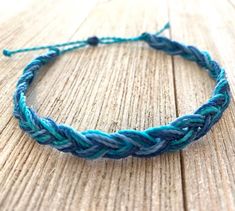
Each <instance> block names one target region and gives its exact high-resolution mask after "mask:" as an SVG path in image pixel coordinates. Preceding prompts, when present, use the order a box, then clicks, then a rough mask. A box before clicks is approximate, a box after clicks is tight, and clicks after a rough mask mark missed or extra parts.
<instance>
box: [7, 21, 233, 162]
mask: <svg viewBox="0 0 235 211" xmlns="http://www.w3.org/2000/svg"><path fill="white" fill-rule="evenodd" d="M169 26H170V25H169V23H167V24H166V25H165V26H164V27H163V28H162V29H161V30H160V31H159V32H157V33H155V34H150V33H142V34H141V35H140V36H137V37H130V38H121V37H102V38H98V37H96V36H94V37H90V38H88V39H87V40H80V41H73V42H67V43H61V44H55V45H47V46H38V47H33V48H23V49H17V50H12V51H11V50H6V49H4V50H3V54H4V55H5V56H12V55H13V54H17V53H22V52H29V51H37V50H43V49H49V52H48V53H46V54H45V55H42V56H38V57H37V58H35V59H34V60H33V61H32V62H31V63H29V64H28V65H27V66H26V67H25V69H24V71H23V75H22V76H21V77H20V79H19V80H18V83H17V87H16V92H15V94H14V116H15V117H16V119H18V121H19V125H20V127H21V128H22V129H23V130H24V131H26V132H27V133H28V134H29V135H31V137H32V138H34V139H35V140H37V141H38V143H40V144H45V145H50V146H52V147H54V148H56V149H58V150H60V151H63V152H70V153H72V154H74V155H76V156H79V157H83V158H88V159H95V158H99V157H108V158H113V159H119V158H124V157H127V156H130V155H132V156H136V157H150V156H156V155H159V154H161V153H164V152H170V151H176V150H180V149H183V148H184V147H185V146H187V145H188V144H190V143H192V142H194V141H196V140H198V139H199V138H200V137H202V136H204V135H205V134H206V133H207V132H208V131H209V130H210V128H211V127H212V126H213V125H214V124H215V123H216V122H217V121H218V120H219V119H220V118H221V116H222V114H223V112H224V110H225V109H226V108H227V107H228V105H229V102H230V90H229V85H228V81H227V79H226V75H225V71H224V69H223V68H221V67H220V66H219V64H218V63H217V62H216V61H214V60H212V58H211V56H210V55H209V54H208V53H207V52H205V51H200V50H198V49H197V48H196V47H193V46H186V45H183V44H181V43H179V42H176V41H172V40H170V39H168V38H166V37H161V36H159V35H160V33H162V32H163V31H164V30H166V29H168V28H169ZM135 41H144V42H146V43H147V44H148V45H149V46H150V47H152V48H154V49H156V50H161V51H164V52H166V53H167V54H170V55H180V56H181V57H183V58H185V59H188V60H190V61H194V62H196V63H197V64H198V65H199V66H201V67H203V68H205V69H207V71H208V73H209V75H210V76H211V77H212V78H213V79H215V81H216V87H215V89H214V91H213V94H212V96H211V98H210V99H209V100H208V101H207V102H206V103H205V104H203V105H202V106H200V107H199V108H198V109H197V110H196V111H195V112H194V113H193V114H188V115H184V116H181V117H179V118H177V119H176V120H175V121H173V122H171V123H169V124H167V125H164V126H158V127H153V128H148V129H146V130H144V131H137V130H120V131H117V132H115V133H111V134H109V133H106V132H102V131H99V130H87V131H82V132H79V131H76V130H75V129H73V128H72V127H70V126H68V125H64V124H57V123H56V122H54V121H53V120H51V119H49V118H44V117H40V116H38V115H37V114H36V112H35V111H33V110H32V109H31V108H29V107H28V106H27V104H26V97H25V93H26V91H27V89H28V87H29V85H30V84H31V83H32V80H33V78H34V75H35V73H36V72H37V71H38V70H39V69H40V68H41V67H42V66H44V65H46V64H47V63H48V62H50V61H52V60H54V59H55V58H57V57H58V56H60V55H62V54H64V53H66V52H69V51H73V50H75V49H79V48H83V47H86V46H88V45H90V46H97V45H98V44H113V43H123V42H135ZM59 48H62V49H59Z"/></svg>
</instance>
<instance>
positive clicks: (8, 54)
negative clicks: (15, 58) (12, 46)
mask: <svg viewBox="0 0 235 211" xmlns="http://www.w3.org/2000/svg"><path fill="white" fill-rule="evenodd" d="M2 54H3V55H4V56H8V57H11V55H12V53H11V51H10V50H7V49H3V51H2Z"/></svg>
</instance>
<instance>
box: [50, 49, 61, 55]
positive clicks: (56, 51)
mask: <svg viewBox="0 0 235 211" xmlns="http://www.w3.org/2000/svg"><path fill="white" fill-rule="evenodd" d="M49 51H52V52H53V53H55V55H56V56H59V55H60V53H61V52H60V49H59V48H56V47H50V48H49Z"/></svg>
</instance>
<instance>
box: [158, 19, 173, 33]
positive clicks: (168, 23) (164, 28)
mask: <svg viewBox="0 0 235 211" xmlns="http://www.w3.org/2000/svg"><path fill="white" fill-rule="evenodd" d="M170 27H171V25H170V22H167V23H166V24H165V25H164V26H163V27H162V29H160V30H159V31H158V32H156V33H155V35H160V34H162V33H163V32H164V31H165V30H167V29H170Z"/></svg>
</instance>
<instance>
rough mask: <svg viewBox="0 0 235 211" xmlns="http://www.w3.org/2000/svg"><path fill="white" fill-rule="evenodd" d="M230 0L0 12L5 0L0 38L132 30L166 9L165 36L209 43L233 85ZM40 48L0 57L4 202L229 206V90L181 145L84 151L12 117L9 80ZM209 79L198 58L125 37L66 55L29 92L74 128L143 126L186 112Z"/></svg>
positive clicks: (8, 41) (3, 205)
mask: <svg viewBox="0 0 235 211" xmlns="http://www.w3.org/2000/svg"><path fill="white" fill-rule="evenodd" d="M231 2H232V1H231ZM231 2H229V1H226V3H221V1H219V0H215V1H213V2H212V0H209V1H208V2H207V3H205V1H202V0H199V1H198V2H197V4H195V2H194V1H192V0H189V1H186V0H177V1H173V0H169V1H168V2H167V1H161V0H147V1H142V0H135V1H134V0H128V1H124V0H113V1H105V0H104V1H96V0H93V1H89V3H88V1H85V0H80V1H75V0H70V1H65V0H57V1H55V0H50V1H48V0H47V1H46V0H41V1H40V4H39V2H38V1H36V0H35V1H28V0H24V1H22V4H21V5H19V6H15V7H14V10H13V11H14V12H12V13H7V12H5V11H6V10H7V8H9V7H10V6H9V5H11V4H16V1H15V0H9V3H6V4H5V5H3V6H2V7H1V9H0V31H1V32H3V33H1V34H0V48H1V49H3V48H6V47H7V48H9V49H11V48H18V47H26V46H34V45H39V44H48V43H56V42H61V41H66V40H76V39H81V38H86V37H88V36H91V35H94V34H95V35H98V36H102V35H104V36H109V35H110V36H113V35H116V36H135V35H138V34H140V33H142V32H144V31H149V32H154V31H156V30H157V29H159V28H160V27H161V26H162V25H163V24H164V23H165V22H167V21H168V20H170V21H171V26H172V28H171V30H170V31H169V32H165V35H166V36H168V37H171V38H173V39H176V40H179V41H183V42H185V43H189V44H194V45H196V46H200V47H201V48H202V49H208V50H209V51H210V52H212V54H213V56H214V57H215V58H216V59H217V60H218V61H220V63H222V64H223V66H224V67H225V68H226V70H227V72H228V77H229V80H230V83H231V89H232V93H233V95H234V94H235V89H234V84H235V81H234V78H235V77H234V76H235V74H234V71H233V69H234V67H235V66H234V62H233V59H232V58H233V55H234V53H235V50H234V49H235V40H234V36H233V35H234V33H235V24H234V22H233V21H232V20H234V18H235V17H234V16H235V13H234V7H233V6H232V3H231ZM212 5H213V6H212ZM209 6H210V12H209V13H208V12H207V13H206V11H207V9H208V7H209ZM1 11H2V12H1ZM189 11H190V12H189ZM228 14H230V15H228ZM222 37H223V39H222ZM39 53H40V52H39ZM37 54H38V53H28V54H22V55H19V56H18V55H16V56H14V57H12V58H11V59H9V58H4V57H2V56H1V57H0V69H1V74H0V105H1V106H0V210H4V211H5V210H17V211H18V210H99V211H100V210H141V211H142V210H234V209H235V180H234V178H235V165H234V163H235V152H234V149H235V146H234V141H233V140H234V138H235V130H234V128H235V127H234V125H235V123H234V122H235V121H234V120H235V113H234V107H235V106H234V100H232V104H231V106H230V108H229V109H228V111H226V113H225V115H224V117H223V118H222V120H221V121H220V122H219V123H218V124H217V125H216V126H215V127H214V128H213V130H212V131H211V132H210V133H209V134H208V135H207V136H205V137H204V138H203V139H202V140H201V141H200V142H198V143H196V144H194V145H192V146H190V147H188V148H187V149H186V150H184V151H182V152H176V153H168V154H165V155H161V156H159V157H155V158H149V159H138V158H131V157H130V158H127V159H123V160H118V161H112V160H107V159H101V160H96V161H86V160H84V159H80V158H76V157H73V156H72V155H68V154H64V153H60V152H58V151H56V150H54V149H51V148H49V147H45V146H41V145H39V144H37V143H35V141H33V140H32V139H31V138H29V137H28V136H27V135H25V134H24V133H23V132H22V131H21V130H20V129H19V128H18V125H17V122H16V121H15V119H14V118H13V117H12V94H13V92H14V88H15V84H16V81H17V79H18V77H19V76H20V74H21V72H22V68H23V67H24V66H25V65H26V64H27V62H29V61H30V60H31V59H32V58H33V57H34V56H35V55H37ZM213 85H214V83H213V81H211V80H210V79H209V77H208V76H207V75H206V73H205V72H203V71H202V70H200V69H199V68H198V67H197V66H196V65H194V64H192V63H189V62H186V61H184V60H182V59H180V58H172V57H170V56H166V55H164V54H163V53H160V52H156V51H154V50H152V49H149V47H147V45H146V44H144V43H135V44H133V43H132V44H122V45H112V46H102V47H99V48H87V49H81V50H78V51H76V52H73V53H68V54H67V55H64V56H63V57H61V58H59V59H58V60H57V61H56V62H55V63H53V64H51V65H49V66H48V67H46V68H44V69H43V70H42V71H41V72H40V74H39V75H38V77H37V78H36V80H35V82H34V84H33V86H32V87H31V88H30V91H29V92H28V103H29V104H30V105H31V106H32V107H34V109H36V110H37V111H38V113H39V114H40V115H43V116H50V117H52V118H53V119H55V120H56V121H57V122H61V123H67V124H70V125H72V126H73V127H74V128H76V129H78V130H86V129H100V130H104V131H107V132H113V131H115V130H118V129H124V128H134V129H145V128H148V127H151V126H154V125H160V124H166V123H168V122H169V121H171V120H173V119H175V118H176V116H178V115H182V114H185V113H190V112H192V111H194V110H195V109H196V108H197V107H198V106H199V105H200V104H201V103H203V102H204V101H205V100H206V99H207V98H208V97H209V96H210V93H211V90H212V89H213Z"/></svg>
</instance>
